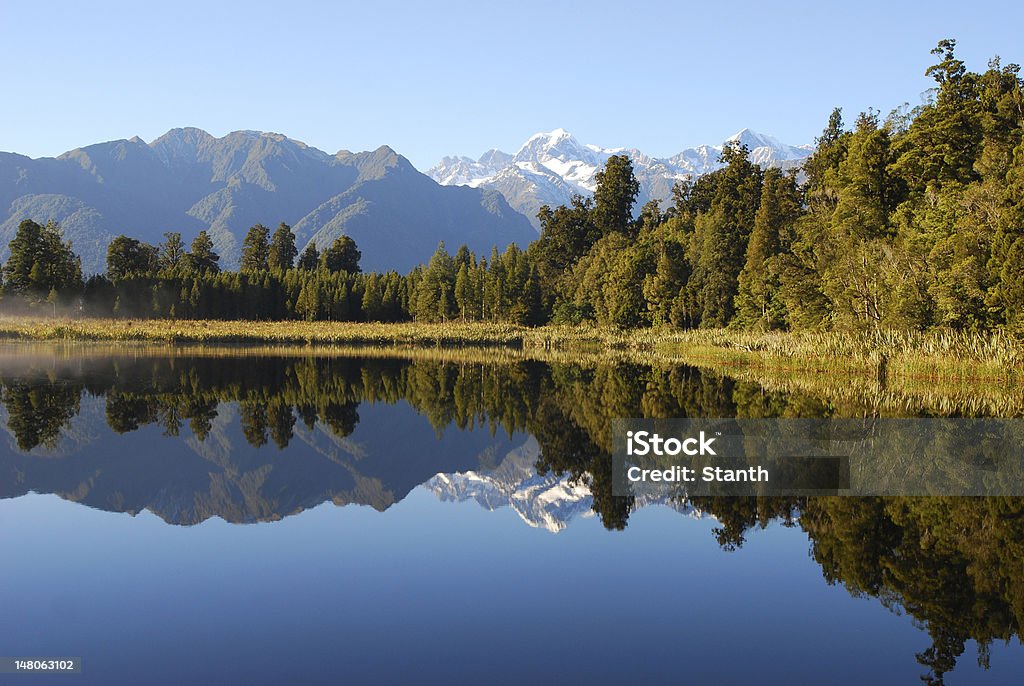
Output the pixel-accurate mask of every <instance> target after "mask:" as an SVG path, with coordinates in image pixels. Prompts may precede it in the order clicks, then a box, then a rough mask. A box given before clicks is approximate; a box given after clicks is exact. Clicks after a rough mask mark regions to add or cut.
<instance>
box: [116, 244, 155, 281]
mask: <svg viewBox="0 0 1024 686" xmlns="http://www.w3.org/2000/svg"><path fill="white" fill-rule="evenodd" d="M158 256H159V253H158V251H157V248H156V247H154V246H152V245H148V244H146V243H143V242H141V241H139V240H136V239H134V238H129V237H128V236H124V235H121V236H118V237H117V238H115V239H114V240H112V241H111V242H110V245H109V246H107V278H109V279H110V280H111V281H120V280H121V279H125V278H127V277H130V276H142V275H146V274H152V273H153V272H155V271H156V270H157V268H158V266H159V259H158Z"/></svg>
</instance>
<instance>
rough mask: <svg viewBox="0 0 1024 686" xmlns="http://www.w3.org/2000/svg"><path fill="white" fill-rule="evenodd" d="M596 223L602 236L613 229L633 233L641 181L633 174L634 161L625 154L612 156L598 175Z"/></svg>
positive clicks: (595, 202)
mask: <svg viewBox="0 0 1024 686" xmlns="http://www.w3.org/2000/svg"><path fill="white" fill-rule="evenodd" d="M596 180H597V189H596V190H595V191H594V211H593V214H594V224H595V225H596V226H597V228H598V231H599V232H600V234H601V235H602V236H606V235H608V234H609V233H612V232H618V233H624V234H632V233H633V203H634V202H636V196H637V194H639V192H640V183H639V182H638V181H637V180H636V176H634V174H633V163H632V162H631V161H630V159H629V157H627V156H626V155H612V156H611V157H609V158H608V161H607V162H606V163H605V167H604V169H603V170H601V171H599V172H598V173H597V175H596Z"/></svg>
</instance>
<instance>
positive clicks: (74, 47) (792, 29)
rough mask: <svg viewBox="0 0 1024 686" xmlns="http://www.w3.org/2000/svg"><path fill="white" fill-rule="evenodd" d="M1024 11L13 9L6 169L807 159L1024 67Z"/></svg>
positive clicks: (6, 60)
mask: <svg viewBox="0 0 1024 686" xmlns="http://www.w3.org/2000/svg"><path fill="white" fill-rule="evenodd" d="M1022 7H1024V3H1017V2H996V3H990V2H977V1H971V2H968V1H966V0H961V1H960V2H941V1H936V2H928V3H905V2H900V1H899V0H887V1H885V2H876V1H875V0H859V1H858V2H842V3H839V2H826V1H823V0H818V1H817V2H765V1H763V0H762V1H760V2H728V1H725V0H715V1H704V2H692V3H690V2H639V3H632V2H625V1H624V0H618V1H617V2H600V1H597V0H589V1H586V2H575V1H573V2H570V1H565V2H539V1H530V0H518V1H516V2H486V1H484V0H476V1H475V2H433V3H429V2H394V1H392V0H361V1H360V2H320V3H312V2H302V1H301V0H290V1H288V2H275V3H261V2H256V1H252V2H245V3H227V2H224V3H221V2H215V1H213V0H206V1H205V2H191V1H188V2H185V1H176V2H158V1H154V2H147V3H139V2H131V3H127V2H126V3H111V2H103V1H102V0H96V1H95V2H49V3H33V2H26V1H24V0H0V69H2V72H0V73H2V80H0V84H2V92H3V98H2V103H3V104H2V106H0V150H5V151H15V152H20V153H24V154H27V155H30V156H33V157H38V156H49V155H56V154H59V153H61V152H63V151H65V150H68V149H71V148H74V147H77V146H80V145H86V144H89V143H94V142H98V141H103V140H111V139H116V138H128V137H131V136H132V135H139V136H141V137H142V138H144V139H145V140H147V141H150V140H152V139H153V138H156V137H157V136H159V135H160V134H162V133H163V132H165V131H166V130H167V129H170V128H173V127H177V126H198V127H200V128H203V129H206V130H207V131H209V132H211V133H213V134H215V135H218V136H219V135H223V134H225V133H227V132H229V131H233V130H237V129H259V130H269V131H277V132H280V133H284V134H286V135H288V136H291V137H293V138H298V139H300V140H303V141H305V142H307V143H309V144H310V145H314V146H316V147H318V148H321V149H323V150H326V151H328V152H331V153H333V152H336V151H337V150H339V149H341V148H346V149H350V150H366V149H372V148H375V147H377V146H378V145H381V144H385V143H386V144H388V145H391V146H392V147H394V148H395V149H396V150H398V151H399V152H401V153H402V154H404V155H405V156H407V157H408V158H409V159H410V160H412V162H413V163H414V164H415V165H416V166H417V167H419V168H421V169H424V168H426V167H429V166H430V165H432V164H433V163H434V162H436V161H437V159H438V158H440V157H441V156H442V155H445V154H467V155H472V156H474V157H475V156H477V155H479V154H480V153H482V152H483V151H484V150H486V149H488V148H490V147H499V148H501V149H504V150H506V151H509V152H514V151H515V149H516V148H517V147H518V146H519V145H520V144H521V143H522V142H523V141H524V140H525V139H526V138H527V137H528V136H529V135H530V134H532V133H534V132H536V131H541V130H550V129H553V128H557V127H562V128H566V129H568V130H570V131H571V132H573V133H574V134H575V135H576V136H577V137H578V138H579V139H581V140H582V141H583V142H593V143H597V144H600V145H604V146H607V147H613V146H630V147H637V148H640V149H641V150H644V151H645V152H647V153H649V154H653V155H658V156H664V155H670V154H672V153H675V152H678V151H679V150H680V149H682V148H684V147H689V146H692V145H697V144H700V143H716V142H720V141H721V140H722V139H723V138H725V137H726V136H728V135H730V134H731V133H734V132H735V131H737V130H739V129H741V128H743V127H750V128H752V129H755V130H758V131H761V132H763V133H768V134H771V135H774V136H776V137H778V138H780V139H781V140H783V141H786V142H790V143H804V142H810V141H811V140H812V139H813V138H814V136H815V135H817V134H818V133H819V132H820V131H821V129H822V127H823V126H824V123H825V121H826V119H827V117H828V114H829V112H830V111H831V109H832V107H833V106H837V105H838V106H842V107H843V108H844V111H845V112H846V115H847V121H852V119H853V117H854V116H855V114H856V113H857V112H859V111H861V110H863V109H865V108H867V107H869V106H870V107H875V108H876V109H879V110H882V111H883V112H884V113H887V112H888V111H889V110H891V109H892V108H893V107H896V106H898V105H900V104H901V103H903V102H907V101H910V102H911V104H916V103H918V102H920V95H921V93H922V92H923V91H924V90H925V89H927V88H928V87H929V86H930V85H931V82H930V81H929V80H928V79H926V78H925V77H924V75H923V72H924V70H925V68H926V67H927V66H928V65H929V64H930V63H931V60H932V56H931V55H930V54H929V50H930V49H931V48H933V47H934V46H935V43H936V42H937V41H938V40H939V39H941V38H944V37H955V38H957V39H958V41H959V54H960V56H961V59H964V60H965V61H967V63H968V66H969V67H970V68H972V69H976V70H982V69H984V68H985V65H986V62H987V60H988V58H989V57H991V56H992V55H994V54H999V55H1001V56H1002V57H1003V59H1004V62H1024V32H1022V27H1024V9H1022Z"/></svg>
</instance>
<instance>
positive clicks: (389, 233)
mask: <svg viewBox="0 0 1024 686" xmlns="http://www.w3.org/2000/svg"><path fill="white" fill-rule="evenodd" d="M726 143H740V144H743V145H746V146H747V147H748V148H749V150H750V156H751V159H752V160H753V161H754V162H756V163H758V164H760V165H762V166H765V167H768V166H780V167H792V166H797V165H799V164H800V163H801V161H802V160H803V159H805V158H806V157H807V155H809V154H810V152H811V150H812V146H809V145H804V146H792V145H786V144H784V143H781V142H779V141H778V140H776V139H774V138H771V137H770V136H765V135H762V134H759V133H756V132H754V131H751V130H749V129H744V130H743V131H740V132H739V133H737V134H736V135H734V136H731V137H729V138H728V139H727V140H726V141H725V143H723V145H724V144H726ZM722 147H723V146H722V145H701V146H698V147H696V148H688V149H686V150H683V151H682V152H680V153H679V154H677V155H673V156H671V157H668V158H657V157H652V156H650V155H646V154H645V153H643V152H641V151H639V150H636V149H625V148H602V147H599V146H596V145H584V144H581V143H580V142H579V141H577V140H576V138H574V137H573V136H572V135H571V134H570V133H569V132H567V131H565V130H564V129H555V130H554V131H551V132H549V133H538V134H536V135H534V136H531V137H530V138H529V140H527V141H526V143H524V144H523V146H522V147H520V149H519V150H518V151H517V152H516V153H515V154H508V153H505V152H502V151H500V150H489V151H488V152H486V153H484V154H483V155H482V156H481V157H480V158H479V159H476V160H473V159H470V158H468V157H445V158H444V159H442V160H441V162H440V163H438V164H437V165H436V166H434V167H433V168H431V169H430V170H428V172H427V173H426V174H423V173H421V172H419V171H417V170H416V169H415V167H413V165H412V164H411V163H410V162H409V161H408V160H407V159H406V158H404V157H402V156H401V155H400V154H398V153H397V152H395V151H394V150H392V149H391V148H389V147H387V146H382V147H380V148H378V149H376V150H373V151H370V152H359V153H353V152H349V151H347V150H342V151H340V152H338V153H336V154H334V155H330V154H328V153H326V152H323V151H321V150H318V149H316V148H314V147H311V146H309V145H306V144H305V143H302V142H300V141H297V140H293V139H291V138H288V137H286V136H283V135H281V134H277V133H265V132H259V131H236V132H234V133H229V134H227V135H225V136H223V137H220V138H217V137H215V136H212V135H210V134H209V133H206V132H205V131H202V130H200V129H195V128H182V129H173V130H171V131H168V132H167V133H166V134H164V135H163V136H160V137H159V138H157V139H156V140H154V141H152V142H151V143H146V142H145V141H143V140H142V139H140V138H138V137H134V138H131V139H127V140H116V141H109V142H106V143H97V144H95V145H89V146H86V147H84V148H76V149H74V150H71V151H69V152H66V153H64V154H62V155H60V156H59V157H56V158H39V159H32V158H29V157H26V156H24V155H18V154H16V153H8V152H0V260H2V259H6V257H7V244H8V242H9V241H10V240H11V238H13V237H14V234H15V232H16V231H17V227H18V224H19V223H20V222H21V221H22V220H23V219H26V218H31V219H34V220H36V221H39V222H46V221H49V220H54V221H56V222H58V223H59V224H60V225H61V227H62V229H63V231H64V235H65V237H66V238H68V239H69V240H70V241H71V242H72V245H73V247H74V249H75V251H76V252H77V253H78V254H79V255H80V256H81V258H82V268H83V271H84V272H85V273H86V274H90V273H99V272H103V271H105V267H106V250H107V245H108V244H109V243H110V241H111V240H112V239H113V238H114V237H116V236H117V235H119V234H127V235H129V236H132V237H135V238H138V239H140V240H143V241H146V242H148V243H152V244H156V243H159V242H161V241H162V240H163V234H164V233H165V232H168V231H178V232H180V233H181V234H182V236H183V237H184V238H185V240H186V242H190V241H191V239H192V238H194V237H195V235H196V234H198V233H199V231H201V230H206V231H208V232H209V233H210V236H211V237H212V239H213V242H214V248H215V249H216V250H217V252H218V253H219V254H220V255H221V265H222V266H223V267H225V268H235V267H237V265H238V262H239V258H240V256H241V245H242V241H243V240H244V237H245V234H246V232H247V231H248V229H249V227H250V226H252V225H253V224H256V223H262V224H265V225H267V226H269V227H270V228H271V229H273V228H274V227H275V226H276V225H277V223H278V222H281V221H284V222H287V223H288V224H290V225H291V226H292V228H293V230H294V232H295V234H296V238H297V243H298V247H299V249H300V250H302V249H303V248H304V247H305V246H306V245H307V244H309V243H310V242H312V243H314V244H316V245H317V246H318V247H319V248H320V249H323V248H324V247H326V246H327V245H329V244H330V243H331V242H332V241H333V240H334V239H335V238H337V237H339V236H341V235H343V234H344V235H349V236H351V237H352V238H354V239H355V241H356V243H357V245H358V246H359V248H360V250H361V251H362V254H363V259H362V267H363V269H364V270H386V269H396V270H398V271H402V272H405V271H408V270H409V269H411V268H412V267H413V266H415V265H417V264H421V263H423V262H426V260H427V259H429V257H430V255H431V254H432V253H433V252H434V250H435V249H436V247H437V245H438V243H439V242H440V241H444V242H445V244H446V245H447V246H448V247H449V248H450V249H454V248H456V247H457V246H459V245H462V244H466V245H468V246H469V247H470V249H472V250H473V251H474V252H476V253H477V254H488V253H489V252H490V250H491V248H492V247H494V246H497V247H498V248H499V249H503V248H504V247H505V246H506V245H508V244H509V243H513V242H514V243H517V244H518V245H520V246H521V247H525V246H526V245H527V244H529V243H530V242H531V241H532V240H534V239H535V238H536V237H537V231H538V230H539V228H540V226H539V223H538V222H537V219H536V215H537V210H538V209H539V208H540V207H541V206H542V205H550V206H552V207H554V206H557V205H561V204H566V203H568V202H569V201H570V199H571V197H572V196H573V195H575V194H582V195H584V196H587V195H590V194H592V193H593V191H594V189H595V188H596V185H597V180H596V175H597V173H598V172H599V171H600V170H601V169H602V168H603V167H604V164H605V162H606V161H607V160H608V158H609V157H610V156H611V155H614V154H625V155H628V156H629V157H630V158H631V160H632V162H633V168H634V172H635V174H636V176H637V179H638V180H639V182H640V195H639V198H638V201H637V204H636V207H637V208H638V209H639V207H641V206H642V205H643V204H644V203H646V202H647V201H648V200H652V199H653V200H658V201H659V202H662V203H665V202H667V201H669V199H670V198H671V191H672V186H673V185H674V184H675V183H676V182H677V181H679V180H681V179H685V178H693V177H695V176H699V175H701V174H706V173H708V172H711V171H714V170H716V169H719V168H721V163H720V162H719V155H720V154H721V151H722ZM531 225H532V226H531Z"/></svg>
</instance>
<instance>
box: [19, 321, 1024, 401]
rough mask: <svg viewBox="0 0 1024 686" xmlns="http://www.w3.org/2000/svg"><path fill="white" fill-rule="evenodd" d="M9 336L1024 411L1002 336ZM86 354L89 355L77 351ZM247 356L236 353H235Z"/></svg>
mask: <svg viewBox="0 0 1024 686" xmlns="http://www.w3.org/2000/svg"><path fill="white" fill-rule="evenodd" d="M0 338H6V339H8V340H20V341H33V340H35V341H43V340H46V341H54V340H61V341H107V342H117V343H121V342H138V343H156V344H169V343H174V344H177V345H181V344H201V345H202V346H203V347H204V348H205V349H206V351H207V354H209V353H213V352H214V350H215V349H216V348H217V346H221V347H223V346H225V345H227V346H238V345H244V346H247V347H249V351H250V352H252V353H256V354H272V355H278V354H295V353H298V354H312V353H314V351H313V350H311V349H310V347H315V348H317V350H316V351H315V354H317V355H323V354H349V355H351V354H359V355H362V356H399V357H416V358H431V359H443V360H451V361H466V362H486V361H494V362H507V361H514V360H522V359H538V360H544V361H548V362H561V363H583V364H594V363H597V362H605V361H607V362H615V361H630V362H638V363H648V364H655V365H672V364H689V365H693V366H697V367H702V368H707V369H713V370H716V371H718V372H721V373H723V374H726V375H728V376H734V377H740V378H743V379H746V380H750V381H755V382H757V383H760V384H762V385H766V386H771V387H774V388H776V389H778V390H795V391H803V392H807V393H813V394H815V395H819V396H826V397H828V398H834V399H836V400H837V401H841V402H845V401H856V404H859V405H865V404H867V405H868V406H872V407H877V408H880V409H882V408H909V407H921V408H930V409H933V410H935V411H942V412H956V411H960V412H969V413H974V412H982V411H985V412H988V413H992V412H995V413H997V414H1007V413H1009V414H1021V412H1022V408H1024V386H1022V385H1021V381H1022V380H1024V342H1021V341H1020V340H1018V339H1015V338H1013V337H1010V336H1006V335H1001V334H991V335H980V334H959V333H951V332H935V333H928V334H921V333H912V332H885V331H879V332H869V333H835V332H822V333H757V332H740V331H726V330H709V331H704V330H700V331H655V330H641V331H617V330H611V329H599V328H594V327H541V328H536V329H529V328H525V327H518V326H512V325H504V324H480V323H471V324H464V323H448V324H356V323H342V322H232V321H167V320H97V319H81V320H58V321H53V320H29V319H6V320H0ZM177 345H176V346H175V347H177ZM252 346H258V348H253V347H252ZM163 347H164V350H165V351H166V350H167V349H168V348H167V346H166V345H165V346H163ZM190 347H191V346H190ZM342 348H344V351H342ZM257 351H258V352H257ZM300 351H301V352H300ZM82 352H83V351H82V349H81V348H78V350H77V352H74V353H70V354H72V355H74V354H81V353H82ZM191 352H192V353H194V352H195V350H192V351H191ZM224 352H225V353H227V352H228V351H226V350H225V351H224ZM238 352H239V350H238V348H237V347H232V349H231V354H238Z"/></svg>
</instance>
